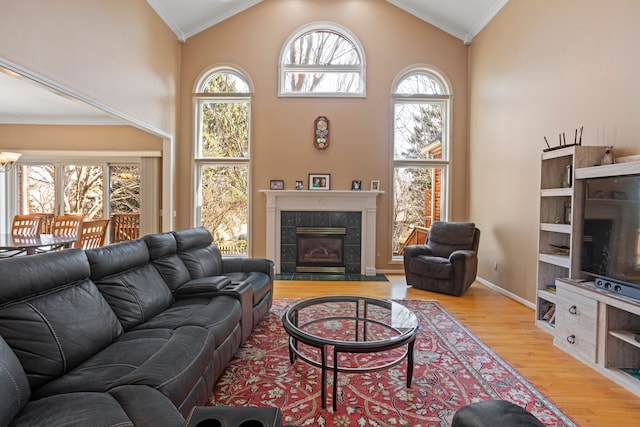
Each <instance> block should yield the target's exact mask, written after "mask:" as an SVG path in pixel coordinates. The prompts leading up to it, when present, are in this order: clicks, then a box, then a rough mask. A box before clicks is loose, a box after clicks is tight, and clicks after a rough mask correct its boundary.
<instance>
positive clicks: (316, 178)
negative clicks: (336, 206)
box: [309, 173, 331, 190]
mask: <svg viewBox="0 0 640 427" xmlns="http://www.w3.org/2000/svg"><path fill="white" fill-rule="evenodd" d="M330 188H331V175H329V174H328V173H310V174H309V190H329V189H330Z"/></svg>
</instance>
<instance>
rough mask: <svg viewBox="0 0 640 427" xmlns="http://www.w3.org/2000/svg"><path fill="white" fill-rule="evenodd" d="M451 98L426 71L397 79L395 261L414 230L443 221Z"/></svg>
mask: <svg viewBox="0 0 640 427" xmlns="http://www.w3.org/2000/svg"><path fill="white" fill-rule="evenodd" d="M449 104H450V94H449V89H448V86H447V85H446V84H445V82H444V81H443V79H441V78H440V77H438V76H437V75H436V74H434V73H432V72H431V71H429V70H426V69H422V68H420V69H414V70H411V71H409V72H407V73H405V74H403V75H402V76H400V78H399V79H398V80H397V83H396V84H395V86H394V90H393V94H392V114H393V119H392V120H393V124H394V128H393V165H394V166H393V167H394V170H393V187H392V188H393V193H394V194H393V226H392V239H391V241H392V254H393V257H394V258H396V259H399V258H400V257H401V255H402V248H403V246H404V244H405V242H406V241H407V240H408V239H410V237H411V234H412V233H413V232H414V229H416V227H425V228H429V227H430V225H431V223H432V222H433V221H439V220H446V218H447V200H448V198H449V188H448V185H447V183H448V173H449V171H448V168H449V132H448V130H449V126H450V123H449V122H450V117H449V111H450V105H449Z"/></svg>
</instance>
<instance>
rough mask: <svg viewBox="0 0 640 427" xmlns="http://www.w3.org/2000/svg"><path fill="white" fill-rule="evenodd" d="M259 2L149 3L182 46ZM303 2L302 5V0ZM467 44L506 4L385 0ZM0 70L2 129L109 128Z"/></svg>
mask: <svg viewBox="0 0 640 427" xmlns="http://www.w3.org/2000/svg"><path fill="white" fill-rule="evenodd" d="M262 1H263V0H147V3H149V5H150V6H151V7H152V8H153V9H154V10H155V11H156V13H157V14H158V15H159V16H160V17H161V18H162V20H163V21H164V22H165V23H166V24H167V26H168V27H169V28H171V30H172V31H173V32H174V33H175V34H176V37H177V38H178V40H180V41H183V42H184V41H186V40H187V39H188V38H189V37H191V36H194V35H195V34H198V33H199V32H201V31H204V30H206V29H207V28H209V27H211V26H213V25H216V24H217V23H219V22H222V21H224V20H225V19H227V18H230V17H231V16H233V15H236V14H238V13H240V12H242V11H243V10H246V9H248V8H250V7H252V6H255V5H256V4H258V3H261V2H262ZM301 1H302V0H301ZM319 1H321V0H319ZM386 1H388V2H389V3H391V4H393V5H394V6H396V7H399V8H401V9H403V10H405V11H406V12H408V13H411V14H413V15H415V16H416V17H418V18H420V19H422V20H424V21H425V22H428V23H430V24H432V25H434V26H435V27H437V28H439V29H441V30H442V31H445V32H447V33H449V34H451V35H452V36H454V37H456V38H458V39H460V40H461V42H463V43H466V44H469V43H471V41H472V40H473V38H474V37H475V36H476V35H477V34H478V33H479V32H480V31H481V30H482V28H484V26H485V25H486V24H487V23H489V21H491V19H492V18H493V17H494V16H495V15H496V14H497V13H498V12H499V11H500V9H502V7H503V6H504V5H505V4H506V3H507V2H508V0H386ZM2 71H3V70H2V69H1V68H0V124H2V123H22V124H110V123H118V121H117V120H116V119H114V118H113V117H111V116H110V115H108V114H107V113H105V112H102V111H99V110H97V109H95V108H93V107H90V106H88V105H86V104H83V103H81V102H79V101H77V100H75V99H70V98H68V97H66V96H61V95H60V94H59V93H56V92H54V91H51V90H47V88H44V87H43V86H41V85H37V84H34V83H33V82H32V81H30V80H29V79H25V78H18V77H16V76H15V75H13V74H12V73H4V72H2Z"/></svg>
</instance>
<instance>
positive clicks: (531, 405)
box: [209, 298, 577, 427]
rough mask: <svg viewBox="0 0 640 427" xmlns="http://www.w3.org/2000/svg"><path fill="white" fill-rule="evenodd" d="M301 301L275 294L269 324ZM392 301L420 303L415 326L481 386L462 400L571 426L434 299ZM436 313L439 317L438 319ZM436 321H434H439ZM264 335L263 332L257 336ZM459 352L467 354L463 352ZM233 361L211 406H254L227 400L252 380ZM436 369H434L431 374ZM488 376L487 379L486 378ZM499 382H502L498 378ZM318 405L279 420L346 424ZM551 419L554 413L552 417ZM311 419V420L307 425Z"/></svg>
mask: <svg viewBox="0 0 640 427" xmlns="http://www.w3.org/2000/svg"><path fill="white" fill-rule="evenodd" d="M301 299H302V298H281V299H278V300H274V306H273V307H272V309H271V313H270V315H272V316H275V318H272V320H271V322H272V323H273V322H274V321H275V323H277V322H278V319H279V317H280V316H281V315H282V314H283V313H284V311H285V310H286V308H287V307H288V306H289V305H290V304H292V303H294V302H296V301H300V300H301ZM393 301H395V302H398V303H400V304H403V305H405V306H407V307H409V308H411V309H413V310H414V311H418V309H417V306H418V305H420V304H427V305H425V306H423V308H422V310H420V311H419V316H420V322H421V324H423V323H422V322H425V323H424V324H425V326H428V328H429V329H430V331H432V332H433V334H434V335H433V336H436V337H437V338H438V339H439V340H440V341H441V343H442V344H443V345H444V346H446V350H448V351H450V352H451V354H452V356H453V357H455V359H456V361H458V362H460V365H461V366H463V367H464V370H465V372H467V373H469V375H471V376H472V377H473V378H474V380H475V381H476V383H477V385H478V386H479V387H481V389H478V390H477V391H476V392H470V393H471V394H469V396H468V398H470V399H471V400H470V401H471V402H473V401H481V400H487V397H488V398H490V399H504V400H509V401H513V402H514V403H516V404H518V405H520V406H523V404H522V403H521V402H522V401H527V402H528V403H526V404H525V405H524V406H525V408H526V409H528V410H529V411H530V412H532V413H534V414H535V415H536V416H537V417H538V418H539V419H540V421H542V422H543V423H545V424H546V425H547V426H554V427H560V426H567V427H576V426H577V424H576V423H575V422H574V421H573V420H571V418H570V417H569V416H568V415H567V414H565V413H564V412H563V411H562V410H561V409H560V408H558V406H557V405H556V404H555V403H553V401H552V400H551V399H549V398H548V397H547V396H546V395H544V393H542V392H541V391H540V390H538V389H537V388H536V387H535V386H534V385H533V384H532V383H531V382H530V381H529V380H528V379H527V378H526V377H525V376H524V375H522V374H521V373H520V372H518V371H517V370H516V369H515V368H514V367H513V366H511V365H510V364H509V363H508V362H506V361H505V360H504V359H503V358H502V357H501V356H499V355H498V354H497V353H496V352H495V351H494V350H493V349H491V348H490V347H489V346H488V345H487V344H485V343H484V342H483V341H482V340H481V339H480V338H478V337H477V336H476V335H475V334H474V333H473V332H472V331H471V330H470V329H469V328H467V327H466V326H465V325H464V324H463V323H462V322H460V321H459V320H458V319H457V318H456V317H455V316H453V315H452V314H451V313H449V311H447V310H446V309H445V308H444V307H443V306H442V305H441V304H440V302H439V301H438V300H431V299H393ZM428 304H431V305H432V306H431V307H430V306H429V305H428ZM434 311H437V313H435V315H434V316H432V317H433V318H430V317H429V316H427V315H426V313H427V312H429V313H430V314H432V312H434ZM441 316H444V318H443V317H441ZM438 321H440V322H438ZM447 322H450V323H451V325H453V326H449V325H448V324H447ZM438 323H440V325H439V324H438ZM261 325H262V326H263V327H264V328H265V329H266V332H268V331H269V328H268V327H267V326H265V322H264V321H263V322H262V323H261V324H260V325H258V327H257V328H260V327H261ZM281 327H282V326H281V324H280V328H281ZM447 328H450V329H451V331H452V332H453V333H450V334H449V335H450V336H449V337H448V336H447ZM455 328H458V329H459V331H460V336H462V335H464V336H465V337H466V338H468V339H469V341H468V342H469V343H473V344H475V345H476V346H477V347H478V348H479V349H481V351H482V352H484V353H486V359H488V360H484V359H485V357H484V355H483V354H476V353H475V352H474V351H473V348H471V349H470V348H469V346H467V345H466V342H465V341H464V340H462V341H459V338H460V336H455ZM278 329H279V328H278ZM283 332H284V331H283ZM285 335H286V333H285ZM264 336H265V335H264V332H263V337H264ZM250 339H251V338H250ZM430 341H431V340H430ZM457 345H460V346H461V348H458V347H457ZM471 347H472V346H471ZM276 348H278V347H276ZM417 349H418V347H417V346H416V351H417ZM255 351H257V349H256V348H247V347H246V346H243V347H241V349H240V350H239V351H238V353H236V355H235V358H234V361H237V360H241V359H242V358H243V352H246V354H244V357H247V356H248V357H249V362H248V363H250V364H251V363H253V362H251V358H252V357H254V356H255ZM465 351H466V352H467V353H464V352H465ZM421 356H422V357H424V358H429V357H433V354H432V353H431V352H426V353H425V354H424V355H421ZM442 356H443V357H444V356H446V353H444V354H442ZM467 358H468V359H467ZM417 360H418V356H417V357H416V363H418V361H417ZM234 361H232V362H231V364H230V365H229V366H228V367H227V368H226V369H225V371H224V372H223V374H222V375H221V377H220V378H219V379H218V384H217V385H216V387H215V389H214V393H213V394H212V395H211V397H210V401H209V404H210V405H214V406H215V405H225V406H226V405H231V406H260V404H256V396H257V395H259V393H258V394H253V395H252V396H253V397H249V398H248V399H246V398H242V397H241V396H240V397H238V398H236V399H237V400H233V399H232V397H231V396H230V395H232V394H233V393H232V392H233V391H234V389H233V387H236V386H238V385H237V384H236V383H237V382H238V381H243V380H246V381H247V382H250V381H256V379H255V378H254V379H247V378H241V377H238V376H237V375H243V373H242V372H240V371H238V372H235V371H236V370H237V369H238V367H236V366H235V364H234ZM237 363H238V362H237ZM426 365H428V363H427V364H425V366H426ZM474 365H478V366H474ZM493 365H495V366H498V367H499V368H501V369H502V370H504V372H505V373H506V374H507V375H510V376H512V377H513V378H515V379H516V380H517V382H516V381H514V382H513V383H510V382H509V377H508V376H507V377H506V378H502V377H500V376H499V377H498V379H496V378H493V377H492V376H493V374H494V373H495V372H494V370H493V368H492V366H493ZM241 368H242V367H241V366H240V369H241ZM302 369H303V370H305V371H307V372H308V371H309V370H310V369H316V368H302ZM434 369H437V368H434ZM461 369H462V368H461ZM437 372H440V371H437ZM437 372H434V375H435V374H436V373H437ZM429 374H431V371H429ZM244 375H246V372H244ZM483 375H487V376H488V377H490V378H489V379H487V378H485V377H484V376H483ZM444 379H446V378H444ZM492 380H493V382H491V381H492ZM500 380H502V381H504V382H500ZM496 381H497V382H496ZM414 383H415V381H414ZM299 386H301V385H299ZM307 386H308V385H307ZM422 390H423V389H419V391H422ZM425 390H426V389H425ZM429 390H431V389H429ZM435 390H436V389H434V392H435ZM505 390H506V391H505ZM523 390H525V391H526V392H528V393H529V394H530V395H531V397H532V398H533V401H531V400H530V399H531V398H530V397H527V395H526V393H525V392H523ZM318 393H319V391H318ZM466 393H468V392H465V394H466ZM483 393H484V394H483ZM483 395H484V396H485V397H484V398H483V397H482V396H483ZM471 396H476V397H475V398H473V397H471ZM216 397H217V398H216ZM452 397H453V396H452ZM510 397H511V398H510ZM229 399H232V400H231V401H229ZM268 400H269V399H267V401H266V402H265V404H266V405H271V406H273V405H274V404H275V405H276V406H277V403H276V401H277V399H275V400H274V399H272V400H271V401H268ZM318 400H319V399H318ZM287 402H288V400H287ZM371 402H376V401H375V400H373V401H371ZM319 403H320V402H319V401H318V402H315V401H314V399H312V398H311V397H310V396H309V398H308V399H305V400H304V401H300V402H299V405H301V407H302V406H308V405H309V404H311V408H312V409H313V408H315V409H314V412H312V414H317V415H314V418H309V417H308V416H307V417H303V418H301V419H300V420H299V421H300V422H301V424H296V419H295V418H289V419H285V421H286V422H287V423H288V424H294V425H323V426H324V425H326V426H329V425H345V426H346V425H352V424H349V421H348V418H346V419H345V415H340V414H337V413H336V412H334V411H333V410H331V409H326V410H323V409H320V408H319ZM290 404H291V402H289V403H287V404H286V405H283V406H282V409H283V411H284V408H285V407H289V405H290ZM373 404H375V403H373ZM263 406H264V405H263ZM290 409H291V408H290ZM339 409H340V408H339ZM343 410H344V409H343ZM350 411H352V410H350V409H348V405H347V412H348V413H349V412H350ZM294 412H295V411H294ZM453 412H455V411H453ZM551 414H552V416H551ZM285 415H286V414H285ZM316 416H317V419H316V418H315V417H316ZM451 416H453V413H452V412H450V411H449V413H448V414H442V417H444V418H441V417H440V416H439V418H441V420H440V423H439V425H440V426H446V425H447V424H446V423H444V424H443V422H444V419H445V418H447V419H448V420H450V418H451ZM414 417H415V418H420V415H419V414H418V413H417V412H416V413H415V414H414ZM553 417H555V420H554V418H553ZM391 420H392V419H389V421H387V422H385V423H388V425H394V426H402V425H410V424H406V421H405V422H404V423H403V422H401V420H400V419H399V418H395V417H394V418H393V422H391ZM311 422H313V424H312V423H311ZM362 422H366V419H363V418H361V419H359V420H358V425H364V424H361V423H362ZM367 425H371V426H380V425H381V424H379V423H378V422H375V421H374V420H369V422H368V424H367ZM418 425H427V424H422V423H420V424H418ZM428 425H435V424H428Z"/></svg>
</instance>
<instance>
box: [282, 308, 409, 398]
mask: <svg viewBox="0 0 640 427" xmlns="http://www.w3.org/2000/svg"><path fill="white" fill-rule="evenodd" d="M282 324H283V326H284V329H285V330H286V331H287V333H288V334H289V357H290V359H291V363H294V362H295V360H296V358H299V359H301V360H303V361H305V362H306V363H308V364H310V365H313V366H317V367H319V368H321V370H322V385H321V387H322V389H321V399H322V407H323V408H326V388H327V370H332V371H333V398H332V406H333V408H334V409H335V407H336V396H337V390H338V372H348V373H358V372H372V371H378V370H381V369H387V368H390V367H392V366H395V365H398V364H400V363H401V362H402V361H403V360H404V359H407V387H411V380H412V377H413V347H414V344H415V339H416V334H417V332H418V318H417V317H416V315H415V314H414V313H413V312H412V311H411V310H409V309H408V308H407V307H405V306H403V305H402V304H399V303H397V302H394V301H389V300H385V299H379V298H371V297H362V296H353V295H334V296H323V297H315V298H307V299H304V300H301V301H298V302H296V303H294V304H292V305H291V306H290V307H289V308H288V309H287V311H286V312H285V314H284V315H283V316H282ZM300 343H302V344H304V345H303V346H301V345H300ZM343 353H348V354H350V355H351V357H345V356H344V355H342V356H340V355H341V354H343ZM374 354H375V356H374ZM336 361H339V363H337V362H336Z"/></svg>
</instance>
